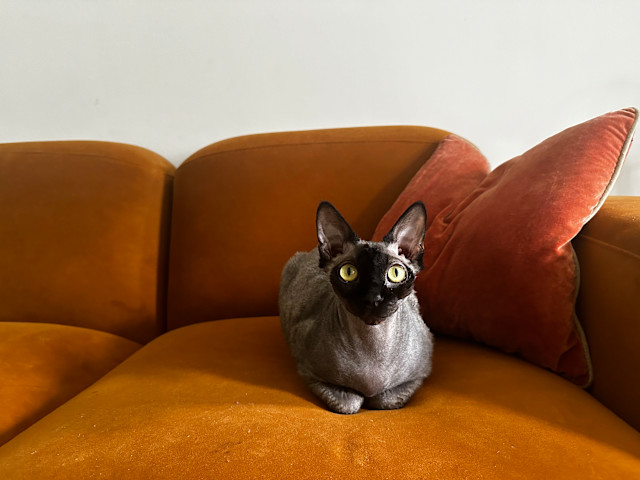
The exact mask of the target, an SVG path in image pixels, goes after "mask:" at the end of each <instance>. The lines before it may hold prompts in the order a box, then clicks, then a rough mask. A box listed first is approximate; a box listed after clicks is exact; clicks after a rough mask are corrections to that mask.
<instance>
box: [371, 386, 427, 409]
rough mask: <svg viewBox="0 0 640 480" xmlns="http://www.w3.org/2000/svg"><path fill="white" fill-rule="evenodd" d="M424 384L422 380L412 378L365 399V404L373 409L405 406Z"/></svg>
mask: <svg viewBox="0 0 640 480" xmlns="http://www.w3.org/2000/svg"><path fill="white" fill-rule="evenodd" d="M420 385H422V380H412V381H410V382H406V383H403V384H402V385H398V386H397V387H394V388H390V389H389V390H385V391H384V392H382V393H380V394H378V395H376V396H374V397H368V398H366V399H365V402H364V406H365V407H366V408H368V409H371V410H395V409H398V408H402V407H404V406H405V405H406V404H407V402H408V401H409V400H410V399H411V397H412V396H413V394H414V393H415V391H416V390H417V389H418V388H419V387H420Z"/></svg>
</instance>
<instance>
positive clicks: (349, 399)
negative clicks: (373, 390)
mask: <svg viewBox="0 0 640 480" xmlns="http://www.w3.org/2000/svg"><path fill="white" fill-rule="evenodd" d="M307 383H308V385H309V388H310V389H311V391H312V392H313V393H314V394H315V395H316V396H317V397H318V398H320V400H322V401H323V402H324V403H325V405H326V406H327V407H328V408H329V410H331V411H332V412H335V413H342V414H345V415H350V414H353V413H357V412H358V410H360V407H361V406H362V402H364V396H362V395H360V394H359V393H358V392H356V391H354V390H350V389H348V388H343V387H339V386H337V385H332V384H330V383H324V382H318V381H308V382H307Z"/></svg>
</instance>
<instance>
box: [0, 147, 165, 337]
mask: <svg viewBox="0 0 640 480" xmlns="http://www.w3.org/2000/svg"><path fill="white" fill-rule="evenodd" d="M174 170H175V168H174V167H173V166H172V165H171V164H170V163H169V162H167V161H166V160H164V159H163V158H162V157H160V156H158V155H156V154H154V153H152V152H150V151H148V150H145V149H142V148H139V147H134V146H131V145H122V144H115V143H109V142H80V141H77V142H30V143H14V144H2V145H0V321H14V322H46V323H56V324H66V325H74V326H80V327H87V328H93V329H97V330H102V331H106V332H111V333H115V334H118V335H121V336H123V337H126V338H129V339H131V340H134V341H137V342H146V341H149V340H150V339H152V338H153V337H155V336H156V335H157V334H158V333H159V332H161V331H162V329H163V326H164V325H163V323H164V318H163V317H164V306H163V305H164V303H165V298H164V292H165V290H166V287H165V284H166V273H165V272H166V257H167V249H168V245H167V244H168V242H167V240H168V220H169V213H170V199H171V196H170V195H171V183H172V179H173V173H174Z"/></svg>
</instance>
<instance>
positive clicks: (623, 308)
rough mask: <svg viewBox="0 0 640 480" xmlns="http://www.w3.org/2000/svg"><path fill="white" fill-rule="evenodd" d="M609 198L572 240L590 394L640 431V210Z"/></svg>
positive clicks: (634, 201)
mask: <svg viewBox="0 0 640 480" xmlns="http://www.w3.org/2000/svg"><path fill="white" fill-rule="evenodd" d="M638 200H639V199H638V197H610V198H609V199H607V201H606V202H605V203H604V205H603V206H602V208H601V209H600V211H599V212H598V214H597V215H596V216H595V217H594V218H593V219H592V220H591V221H590V222H589V223H588V224H587V225H586V226H585V227H584V228H583V229H582V231H581V232H580V235H578V237H577V238H576V239H575V240H574V241H573V245H574V247H575V250H576V253H577V254H578V257H579V258H580V273H581V279H582V280H581V283H580V294H579V296H578V302H577V313H578V317H579V318H580V322H581V324H582V325H583V327H584V329H585V332H586V336H587V341H588V343H589V348H590V351H591V358H592V362H593V377H594V378H593V384H592V385H591V388H590V389H589V392H590V393H591V394H592V395H593V396H595V397H596V398H597V399H598V400H600V401H601V402H602V403H604V404H605V405H607V406H608V407H609V408H611V409H612V410H613V411H615V412H616V413H617V414H618V415H619V416H620V417H622V418H623V419H624V420H625V421H627V422H628V423H629V424H631V425H633V426H634V427H635V428H636V429H638V430H640V408H638V405H639V402H638V399H639V398H640V382H638V371H639V367H638V366H639V365H640V349H639V348H638V339H640V321H638V320H639V319H640V294H638V286H640V231H639V230H640V214H639V212H640V210H639V209H638V203H639V202H638Z"/></svg>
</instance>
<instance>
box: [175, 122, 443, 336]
mask: <svg viewBox="0 0 640 480" xmlns="http://www.w3.org/2000/svg"><path fill="white" fill-rule="evenodd" d="M447 135H448V132H445V131H442V130H437V129H431V128H427V127H365V128H349V129H332V130H314V131H302V132H286V133H276V134H261V135H251V136H245V137H239V138H233V139H229V140H225V141H222V142H219V143H215V144H213V145H210V146H208V147H206V148H204V149H202V150H200V151H199V152H197V153H195V154H194V155H192V156H191V157H190V158H189V159H187V160H186V161H185V162H184V163H183V164H182V165H181V166H180V167H179V168H178V170H177V172H176V178H175V185H174V203H173V216H172V233H171V247H170V248H171V253H170V265H169V271H170V278H169V293H168V325H169V328H176V327H179V326H182V325H187V324H192V323H198V322H202V321H207V320H216V319H223V318H232V317H239V316H243V317H249V316H260V315H276V314H277V312H278V304H277V300H278V288H279V283H280V272H281V270H282V267H283V266H284V264H285V262H286V261H287V259H288V258H289V257H291V256H292V255H293V254H294V253H295V252H296V251H306V250H310V249H312V248H314V247H315V246H316V245H317V240H316V232H315V212H316V209H317V206H318V203H319V202H320V201H321V200H328V201H330V202H332V203H333V204H334V205H335V206H336V207H337V208H338V210H340V212H341V213H342V214H343V215H344V216H345V218H346V219H347V220H348V221H349V223H350V224H351V226H352V227H353V228H354V230H355V231H356V232H357V233H358V234H359V235H360V236H361V237H362V238H365V239H368V238H370V237H371V235H372V233H373V231H374V229H375V227H376V224H377V223H378V221H379V220H380V218H381V216H382V215H383V214H384V213H385V212H386V211H387V209H388V208H389V207H390V206H391V205H392V204H393V202H394V201H395V199H396V198H397V196H398V195H399V194H400V192H401V191H402V190H403V188H404V187H405V185H406V184H407V183H408V182H409V180H410V179H411V178H412V177H413V175H414V174H415V173H416V172H417V171H418V169H419V168H420V167H421V166H422V164H424V162H425V161H426V160H427V159H428V158H429V157H430V156H431V154H432V153H433V151H434V150H435V148H436V147H437V145H438V143H439V142H440V141H441V140H442V139H443V138H444V137H446V136H447Z"/></svg>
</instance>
